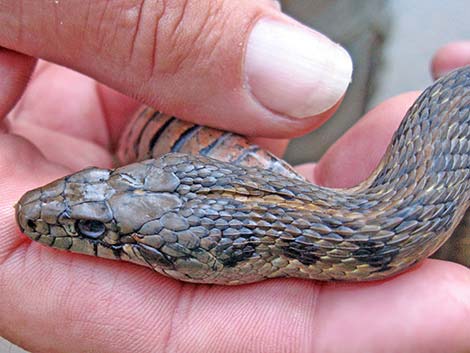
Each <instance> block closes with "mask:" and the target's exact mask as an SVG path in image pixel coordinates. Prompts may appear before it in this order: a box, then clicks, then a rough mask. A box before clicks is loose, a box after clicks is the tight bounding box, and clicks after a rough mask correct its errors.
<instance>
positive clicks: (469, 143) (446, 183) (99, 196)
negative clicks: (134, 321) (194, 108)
mask: <svg viewBox="0 0 470 353" xmlns="http://www.w3.org/2000/svg"><path fill="white" fill-rule="evenodd" d="M469 127H470V67H464V68H460V69H457V70H455V71H452V72H451V73H449V74H447V75H446V76H444V77H442V78H440V79H438V80H437V81H435V82H434V83H433V84H432V85H431V86H430V87H428V88H426V89H425V90H424V91H423V93H422V94H421V95H420V96H419V97H418V99H417V100H416V101H415V102H414V104H413V105H412V106H411V107H410V108H409V110H408V111H407V113H406V115H405V117H404V119H403V121H402V123H401V125H400V126H399V128H398V129H397V131H396V132H395V134H394V136H393V138H392V141H391V143H390V145H389V147H388V149H387V151H386V153H385V155H384V157H383V159H382V160H381V162H380V163H379V165H378V166H377V168H376V169H375V170H374V172H373V173H372V174H371V175H370V176H369V177H368V178H367V179H366V180H365V181H363V182H362V183H360V184H359V185H357V186H355V187H352V188H343V189H334V188H327V187H322V186H318V185H314V184H312V183H310V182H308V181H307V180H306V179H304V178H303V177H302V176H301V175H299V174H298V173H296V171H295V170H294V169H293V168H292V167H291V166H289V165H288V164H287V163H286V162H284V161H282V160H280V159H279V158H277V157H275V156H274V155H272V154H270V153H269V152H267V151H264V150H262V149H261V148H260V147H258V146H255V145H251V144H250V143H249V142H248V141H247V139H246V138H245V137H242V136H240V135H237V134H234V133H230V132H226V131H221V130H217V129H213V128H210V127H205V126H200V125H196V124H193V123H189V122H185V121H182V120H179V119H177V118H175V117H173V116H170V115H166V114H163V113H161V112H158V111H156V110H154V109H152V108H149V107H142V108H141V110H139V112H138V113H137V114H136V115H135V117H134V119H133V120H132V121H131V122H130V124H129V125H128V127H127V128H126V130H125V131H124V133H123V134H122V137H121V142H120V144H119V147H118V148H117V153H116V155H117V159H118V160H119V163H120V165H121V166H118V167H116V168H115V169H103V168H98V167H90V168H87V169H84V170H82V171H79V172H77V173H74V174H71V175H68V176H65V177H63V178H61V179H58V180H56V181H53V182H51V183H49V184H47V185H45V186H42V187H39V188H36V189H34V190H31V191H28V192H27V193H26V194H24V195H23V196H22V197H21V199H20V200H19V201H18V203H17V204H16V220H17V223H18V225H19V228H20V229H21V231H22V232H23V233H24V234H25V235H26V236H28V237H29V238H31V239H32V240H34V241H36V242H39V243H41V244H43V245H45V246H49V247H53V248H56V249H61V250H66V251H70V252H75V253H80V254H86V255H91V256H97V257H100V258H105V259H113V260H122V261H127V262H132V263H134V264H137V265H141V266H145V267H148V268H150V269H151V270H153V271H155V272H156V273H159V274H163V275H165V276H168V277H171V278H174V279H177V280H181V281H186V282H193V283H211V284H221V285H236V284H243V283H251V282H258V281H261V280H265V279H269V278H276V277H297V278H303V279H312V280H322V281H350V282H355V281H370V280H380V279H385V278H388V277H392V276H395V275H397V274H400V273H402V272H403V271H405V270H407V269H409V268H411V267H412V266H414V265H416V264H417V263H419V262H421V261H422V260H423V259H425V258H427V257H429V256H430V255H432V254H433V253H434V252H435V251H436V250H437V249H439V247H440V246H441V245H442V244H443V243H444V242H445V241H446V240H447V239H448V238H449V237H450V236H451V234H452V232H453V231H454V229H455V228H456V227H457V225H458V224H459V222H460V220H461V219H462V217H463V215H464V213H465V211H466V209H467V207H468V205H469V196H470V128H469ZM371 133H373V131H371ZM345 172H347V171H345Z"/></svg>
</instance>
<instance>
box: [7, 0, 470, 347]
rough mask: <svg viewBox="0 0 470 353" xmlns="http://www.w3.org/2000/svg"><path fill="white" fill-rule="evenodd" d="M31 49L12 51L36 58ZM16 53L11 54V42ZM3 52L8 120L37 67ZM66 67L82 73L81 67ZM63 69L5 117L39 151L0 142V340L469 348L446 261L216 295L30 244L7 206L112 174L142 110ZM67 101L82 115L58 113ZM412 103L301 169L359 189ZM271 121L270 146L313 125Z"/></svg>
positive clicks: (47, 73) (462, 273) (458, 289)
mask: <svg viewBox="0 0 470 353" xmlns="http://www.w3.org/2000/svg"><path fill="white" fill-rule="evenodd" d="M25 8H27V6H25ZM32 23H33V24H34V21H32ZM1 35H2V34H0V37H1ZM0 41H2V38H0ZM2 44H3V43H2ZM28 45H31V44H30V43H29V44H28V43H19V44H18V47H17V48H15V49H17V50H19V51H23V52H27V53H30V54H36V55H38V54H39V53H37V51H38V49H37V48H32V47H31V46H29V47H28ZM9 46H10V47H14V43H13V40H11V41H10V42H9ZM44 50H46V53H44V52H42V53H41V54H42V56H46V57H48V58H51V57H54V54H53V53H52V51H53V48H47V46H46V49H44ZM47 50H49V52H47ZM3 55H11V52H6V51H3V52H1V53H0V65H1V66H0V69H1V70H5V69H8V70H9V72H11V73H14V72H15V71H17V72H18V75H15V76H13V77H11V78H10V79H9V80H10V83H9V84H4V83H3V82H2V91H1V96H0V109H1V110H0V111H8V110H9V109H10V108H11V105H12V104H13V102H15V101H16V99H17V98H18V95H19V93H21V92H22V90H23V88H24V86H25V82H26V81H25V80H24V79H22V78H21V77H25V76H26V77H27V76H28V72H30V70H31V67H32V62H33V60H32V59H29V58H27V57H19V58H18V60H12V61H9V60H3V59H2V58H4V56H3ZM55 55H56V57H57V56H58V54H57V53H56V54H55ZM62 60H63V61H65V62H64V63H65V64H68V65H69V66H72V67H75V68H83V67H84V66H85V63H86V62H85V61H80V58H78V59H76V60H78V61H77V62H72V59H70V58H65V59H62ZM28 61H31V63H29V64H28V63H27V62H28ZM56 61H60V60H59V59H57V60H56ZM25 62H26V64H24V63H25ZM95 64H96V63H95ZM21 65H24V66H23V67H22V66H21ZM96 65H97V67H96V68H94V69H93V70H92V72H87V73H89V74H91V75H92V76H93V77H94V78H102V77H96V76H97V75H96V73H97V72H105V71H106V70H105V69H106V68H107V67H106V65H105V64H103V63H101V64H96ZM100 65H101V67H100ZM63 70H64V69H59V68H57V67H55V66H48V65H44V64H41V65H40V66H39V73H37V74H36V76H35V77H34V79H33V81H32V83H31V85H30V87H29V88H28V90H27V91H26V92H25V95H24V96H23V99H22V100H21V101H20V102H19V104H18V105H17V107H16V108H15V110H14V111H12V113H11V114H10V116H9V117H8V124H7V125H8V126H7V128H8V131H9V132H11V131H14V132H16V133H17V134H21V135H24V136H26V137H27V139H28V140H30V139H33V138H34V139H35V144H36V145H37V147H35V146H33V145H32V144H31V143H30V142H28V141H27V140H26V139H25V138H23V137H19V136H16V135H13V134H11V133H4V134H3V135H2V136H1V138H0V187H1V190H2V198H0V227H1V230H0V234H2V235H1V236H0V293H1V295H0V335H2V336H4V337H5V338H7V339H10V340H12V341H13V342H15V343H17V344H19V345H21V346H23V347H25V348H26V349H28V350H31V351H33V352H72V353H73V352H84V351H97V352H148V351H149V349H151V350H152V351H155V352H162V351H168V352H175V351H183V352H187V351H191V352H207V351H208V350H212V351H228V352H250V351H263V352H377V351H381V352H466V351H468V350H469V349H470V338H469V336H468V322H469V317H470V271H469V270H468V269H465V268H463V267H461V266H458V265H454V264H451V263H446V262H442V261H433V260H428V261H425V262H424V263H423V264H422V265H420V266H418V267H416V268H414V269H413V270H411V271H408V272H407V273H405V274H403V275H401V276H398V277H396V278H394V279H391V280H388V281H382V282H375V283H367V284H351V285H350V284H333V283H331V284H326V283H325V284H322V283H318V282H314V281H302V280H294V279H289V280H282V279H280V280H271V281H266V282H262V283H258V284H253V285H245V286H240V287H222V286H208V285H191V284H184V283H180V282H177V281H174V280H171V279H168V278H164V277H161V276H158V275H156V274H154V273H152V272H151V271H149V270H148V269H145V268H141V267H138V266H134V265H132V264H128V263H119V262H111V261H106V260H103V259H98V258H93V257H87V256H80V255H76V254H66V253H64V252H60V251H56V250H54V249H50V248H47V247H43V246H40V245H39V244H36V243H32V242H31V241H29V240H28V239H27V238H26V237H24V236H22V235H21V234H20V233H19V231H18V229H17V227H16V224H15V222H14V215H13V213H14V212H13V208H12V205H13V204H14V203H15V202H16V201H17V200H18V198H19V197H20V196H21V195H22V194H23V193H24V192H25V191H27V190H29V189H31V188H33V187H36V186H38V185H41V184H44V183H46V182H48V181H50V180H52V179H54V178H57V177H60V176H62V175H64V174H65V173H68V172H70V171H72V170H77V169H79V168H82V167H84V166H87V165H89V164H95V163H96V164H99V165H100V166H108V165H109V164H110V162H111V154H110V152H109V151H110V147H111V146H113V145H114V143H115V140H116V137H117V136H118V134H119V133H118V132H119V131H120V130H121V129H122V126H123V124H124V122H125V120H126V117H128V113H129V112H130V111H132V110H133V109H134V108H135V102H133V101H130V100H128V99H127V98H124V97H122V96H120V95H119V94H117V93H114V92H112V91H110V90H109V89H107V88H104V87H102V86H97V85H96V84H95V83H94V82H93V81H90V80H89V79H87V78H84V77H83V76H79V75H76V74H72V73H70V72H65V71H63ZM63 80H66V81H67V84H64V82H63ZM209 81H210V80H209ZM46 82H47V83H46ZM51 82H53V84H52V83H51ZM108 84H110V85H111V86H113V87H114V88H119V89H122V88H123V87H122V83H116V82H108ZM64 87H74V89H70V90H68V89H64ZM75 88H76V90H75ZM129 90H131V89H129ZM134 93H135V92H134ZM73 100H75V103H74V104H76V106H75V105H74V107H75V108H76V107H82V108H81V109H83V110H78V109H75V108H74V109H70V110H65V111H64V109H63V106H64V105H67V104H69V102H71V101H73ZM411 100H412V96H410V95H405V96H400V97H397V98H394V99H392V100H389V101H387V102H385V103H384V104H382V105H380V106H379V107H377V108H376V109H374V110H373V111H371V112H370V113H369V114H367V115H366V116H365V117H364V119H363V120H362V121H361V122H360V123H358V125H357V126H356V127H354V128H353V129H351V131H350V132H349V133H347V134H346V135H345V137H343V138H342V139H340V140H339V141H338V142H337V143H336V144H335V146H334V147H332V149H331V150H330V151H329V152H328V153H327V154H326V156H325V157H324V158H323V159H322V160H321V161H320V162H319V164H318V165H317V166H316V167H314V166H313V165H309V166H306V165H304V166H302V170H303V172H304V173H305V175H307V176H309V177H310V178H311V179H312V180H313V181H316V182H321V183H323V184H327V185H331V186H335V185H338V186H339V185H349V184H351V183H352V184H354V183H355V182H357V181H359V180H361V178H363V177H364V176H365V175H367V174H368V173H369V172H370V171H371V170H372V169H373V167H374V166H375V165H376V164H377V162H378V158H380V153H381V152H380V151H383V150H384V149H385V146H386V144H387V142H388V139H389V137H390V135H391V133H392V131H393V130H394V129H395V128H396V126H397V124H398V121H399V120H400V119H401V117H402V116H403V115H404V112H405V110H406V109H407V107H408V106H409V104H410V101H411ZM224 104H227V102H225V103H224ZM180 109H183V108H180ZM330 113H331V112H330ZM213 116H217V115H216V114H215V115H213ZM110 117H112V120H111V118H110ZM271 118H272V117H270V116H269V114H268V116H265V117H264V119H265V121H264V122H260V123H259V125H258V130H262V129H263V127H264V126H266V127H267V126H268V125H269V129H270V130H269V131H268V132H267V135H268V136H274V135H277V136H290V135H292V131H293V130H295V134H299V133H300V132H305V131H307V129H308V128H312V127H313V126H314V124H313V123H312V121H310V122H308V123H305V122H304V123H302V124H303V125H301V124H300V123H293V124H292V125H289V124H286V121H283V124H269V123H267V122H271V120H270V119H271ZM64 121H66V122H67V123H66V124H64V123H63V122H64ZM224 124H226V127H227V128H230V127H232V128H233V129H235V128H237V127H238V126H239V125H240V123H239V122H238V121H237V122H235V123H234V122H233V121H232V123H231V124H232V125H230V119H226V120H224ZM257 124H258V122H257ZM371 131H373V132H374V133H373V134H371ZM77 133H78V135H77ZM371 135H373V137H372V136H371ZM371 138H373V140H372V139H371ZM263 141H264V142H265V144H264V145H265V146H267V147H269V146H271V147H272V148H278V149H279V147H275V142H273V141H267V140H265V139H264V140H263ZM47 145H49V147H48V146H47ZM371 150H373V151H377V153H375V152H374V153H373V154H371ZM346 162H347V163H348V164H347V165H348V167H347V168H345V167H344V165H345V163H346ZM349 167H351V168H349ZM345 170H347V173H344V171H345ZM398 337H399V339H397V338H398Z"/></svg>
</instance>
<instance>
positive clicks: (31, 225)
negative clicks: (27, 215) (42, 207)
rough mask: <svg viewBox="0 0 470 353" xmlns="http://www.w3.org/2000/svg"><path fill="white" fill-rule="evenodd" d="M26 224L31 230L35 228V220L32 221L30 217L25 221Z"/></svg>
mask: <svg viewBox="0 0 470 353" xmlns="http://www.w3.org/2000/svg"><path fill="white" fill-rule="evenodd" d="M26 225H27V226H28V228H30V229H31V230H36V222H34V221H33V220H32V219H28V221H27V222H26Z"/></svg>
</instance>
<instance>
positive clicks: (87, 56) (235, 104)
mask: <svg viewBox="0 0 470 353" xmlns="http://www.w3.org/2000/svg"><path fill="white" fill-rule="evenodd" d="M0 19H1V21H2V23H3V24H4V26H3V27H2V31H0V46H4V47H7V48H10V49H13V50H16V51H19V52H22V53H25V54H28V55H31V56H36V57H41V58H44V59H47V60H50V61H53V62H56V63H59V64H62V65H65V66H68V67H70V68H74V69H76V70H78V71H81V72H82V73H85V74H87V75H89V76H92V77H94V78H95V79H97V80H99V81H101V82H103V83H105V84H107V85H109V86H111V87H113V88H115V89H117V90H119V91H121V92H123V93H125V94H127V95H130V96H132V97H136V98H137V99H138V100H140V101H142V102H144V103H147V104H149V105H151V106H153V107H155V108H158V109H160V110H162V111H164V112H166V113H168V114H173V115H177V116H179V117H181V118H183V119H186V120H191V121H196V122H198V123H203V124H207V125H211V126H215V127H219V128H224V129H230V130H233V131H237V132H239V133H243V134H248V135H262V136H266V137H280V136H282V137H287V136H293V135H298V134H300V133H302V132H305V130H307V129H311V128H313V127H314V126H315V125H318V124H319V123H320V122H322V121H324V120H325V118H326V117H327V116H329V115H330V114H331V112H332V110H333V109H332V108H333V107H334V106H335V105H336V104H337V102H338V101H339V100H340V99H341V97H342V96H343V94H344V92H345V90H346V88H347V86H348V84H349V82H350V78H351V71H352V64H351V59H350V57H349V55H348V54H347V52H346V51H345V50H344V49H343V48H341V47H340V46H339V45H337V44H335V43H333V42H331V41H330V40H329V39H327V38H326V37H325V36H323V35H321V34H319V33H317V32H315V31H313V30H311V29H309V28H307V27H305V26H303V25H301V24H299V23H298V22H296V21H294V20H293V19H291V18H290V17H288V16H286V15H284V14H282V13H281V12H280V11H279V9H278V6H273V2H272V1H271V0H269V1H268V0H264V1H252V0H240V1H231V0H198V1H196V0H172V1H167V0H148V1H144V0H127V1H109V0H108V1H105V0H101V1H60V0H55V1H50V0H24V1H17V0H5V1H2V2H1V5H0Z"/></svg>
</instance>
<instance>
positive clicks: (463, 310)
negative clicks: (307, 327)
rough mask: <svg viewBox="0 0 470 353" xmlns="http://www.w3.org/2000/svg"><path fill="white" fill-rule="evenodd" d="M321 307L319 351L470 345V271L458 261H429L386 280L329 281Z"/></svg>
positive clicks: (421, 349)
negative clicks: (352, 282) (347, 282)
mask: <svg viewBox="0 0 470 353" xmlns="http://www.w3.org/2000/svg"><path fill="white" fill-rule="evenodd" d="M317 308H318V310H317V311H316V321H315V323H316V324H315V326H314V327H312V331H313V332H315V333H316V336H315V337H316V338H317V339H316V340H315V341H314V345H313V348H312V351H315V352H317V351H318V352H324V351H328V350H329V349H330V347H332V346H333V347H334V348H333V349H331V350H329V351H331V352H351V353H353V352H466V351H468V350H469V349H470V336H469V335H468V328H469V326H468V318H469V312H470V311H469V310H470V271H469V270H468V269H467V268H464V267H463V266H460V265H456V264H452V263H446V262H443V261H437V260H427V261H426V262H425V263H424V264H423V265H422V266H420V267H419V268H415V269H413V270H411V271H408V272H407V273H405V274H403V275H401V276H398V277H396V278H394V279H392V280H388V281H385V282H375V283H370V284H365V285H360V286H358V285H355V284H337V285H335V284H329V285H327V286H324V287H322V292H321V296H320V298H319V299H318V302H317ZM443 322H445V325H443V324H442V323H443ZM339 333H341V338H340V339H338V335H339ZM397 337H400V339H397Z"/></svg>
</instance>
